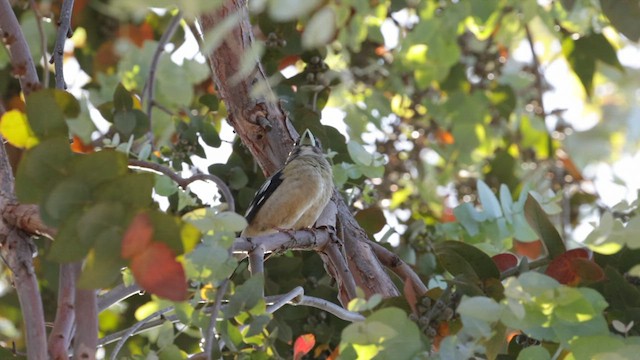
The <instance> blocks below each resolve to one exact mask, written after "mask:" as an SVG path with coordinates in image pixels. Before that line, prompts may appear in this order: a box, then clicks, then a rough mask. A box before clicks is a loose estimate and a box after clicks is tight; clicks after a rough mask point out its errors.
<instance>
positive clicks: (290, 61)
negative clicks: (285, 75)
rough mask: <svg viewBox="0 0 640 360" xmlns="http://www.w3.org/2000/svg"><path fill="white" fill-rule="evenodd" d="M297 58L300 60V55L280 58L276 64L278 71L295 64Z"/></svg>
mask: <svg viewBox="0 0 640 360" xmlns="http://www.w3.org/2000/svg"><path fill="white" fill-rule="evenodd" d="M298 60H300V56H298V55H288V56H285V57H284V58H282V60H280V63H279V64H278V70H279V71H280V70H283V69H284V68H286V67H287V66H291V65H295V64H296V62H297V61H298Z"/></svg>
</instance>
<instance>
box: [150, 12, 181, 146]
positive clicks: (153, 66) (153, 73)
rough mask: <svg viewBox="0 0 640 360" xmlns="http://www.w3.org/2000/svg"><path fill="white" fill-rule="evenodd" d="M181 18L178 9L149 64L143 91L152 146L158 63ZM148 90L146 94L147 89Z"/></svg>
mask: <svg viewBox="0 0 640 360" xmlns="http://www.w3.org/2000/svg"><path fill="white" fill-rule="evenodd" d="M180 20H182V12H181V11H178V13H177V14H176V15H175V16H174V17H173V19H171V22H170V23H169V26H168V27H167V29H166V30H165V31H164V34H162V37H161V38H160V40H159V42H158V46H157V47H156V51H155V52H154V53H153V58H152V59H151V65H150V66H149V77H148V78H147V83H146V84H145V87H144V89H143V91H142V96H143V99H142V100H143V101H146V104H147V117H148V118H149V132H148V133H147V138H148V140H149V143H150V144H151V146H153V130H152V127H151V124H152V122H151V112H152V110H153V103H154V101H153V97H154V92H155V80H156V71H157V69H158V63H159V62H160V56H161V55H162V53H163V52H164V48H165V46H166V45H167V43H168V42H169V40H171V38H172V37H173V34H175V33H176V30H177V29H178V25H180ZM144 90H146V96H145V91H144Z"/></svg>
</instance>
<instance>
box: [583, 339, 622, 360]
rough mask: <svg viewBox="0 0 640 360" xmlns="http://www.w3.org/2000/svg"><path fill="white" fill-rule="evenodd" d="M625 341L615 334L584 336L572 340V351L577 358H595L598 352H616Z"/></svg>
mask: <svg viewBox="0 0 640 360" xmlns="http://www.w3.org/2000/svg"><path fill="white" fill-rule="evenodd" d="M623 346H624V342H623V341H622V340H621V339H620V338H617V337H614V336H611V335H609V336H602V335H599V336H582V337H578V338H576V339H575V340H574V341H572V342H571V352H572V353H573V356H574V358H575V359H593V358H594V356H595V355H596V354H598V353H607V352H615V351H616V350H618V349H620V348H622V347H623Z"/></svg>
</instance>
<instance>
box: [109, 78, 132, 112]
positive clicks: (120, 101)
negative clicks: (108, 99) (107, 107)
mask: <svg viewBox="0 0 640 360" xmlns="http://www.w3.org/2000/svg"><path fill="white" fill-rule="evenodd" d="M113 109H114V110H116V111H121V112H127V111H128V110H132V109H133V99H132V98H131V93H129V91H127V89H125V87H124V85H122V83H120V84H118V86H117V87H116V90H115V91H114V92H113Z"/></svg>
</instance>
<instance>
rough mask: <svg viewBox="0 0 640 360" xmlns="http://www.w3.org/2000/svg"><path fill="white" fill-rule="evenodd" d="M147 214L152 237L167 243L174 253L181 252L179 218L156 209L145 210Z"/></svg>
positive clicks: (182, 250)
mask: <svg viewBox="0 0 640 360" xmlns="http://www.w3.org/2000/svg"><path fill="white" fill-rule="evenodd" d="M147 214H148V215H149V218H150V219H151V223H152V224H153V239H154V240H155V241H160V242H163V243H165V244H167V245H169V247H170V248H171V249H172V250H173V251H174V252H175V253H176V254H182V253H183V252H184V249H183V247H182V241H181V236H180V223H181V221H180V219H179V218H177V217H174V216H171V215H169V214H165V213H163V212H160V211H157V210H150V211H147Z"/></svg>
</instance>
